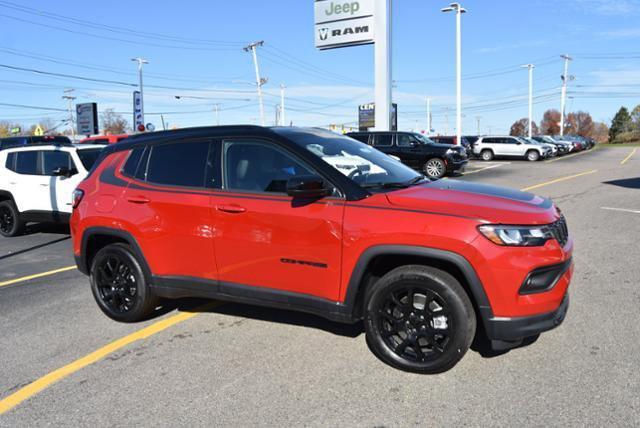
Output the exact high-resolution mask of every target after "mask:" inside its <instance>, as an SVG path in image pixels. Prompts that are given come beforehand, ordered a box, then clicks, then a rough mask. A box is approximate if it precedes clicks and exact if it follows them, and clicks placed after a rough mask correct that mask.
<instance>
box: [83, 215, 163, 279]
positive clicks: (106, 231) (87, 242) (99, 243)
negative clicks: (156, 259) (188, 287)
mask: <svg viewBox="0 0 640 428" xmlns="http://www.w3.org/2000/svg"><path fill="white" fill-rule="evenodd" d="M115 243H123V244H127V245H129V246H130V247H131V250H132V251H133V253H134V255H135V256H136V258H137V259H138V261H139V262H140V265H141V266H142V270H143V272H144V275H145V279H146V280H147V281H151V279H152V275H151V269H150V268H149V264H148V263H147V260H146V258H145V257H144V253H143V252H142V249H141V248H140V245H139V244H138V241H136V239H135V238H134V237H133V235H131V234H130V233H129V232H127V231H125V230H121V229H112V228H109V227H90V228H88V229H86V230H85V231H84V232H83V234H82V241H81V247H80V248H81V250H80V257H79V259H78V260H76V264H77V265H78V270H79V271H80V272H82V273H84V274H85V275H88V274H89V271H90V269H91V262H92V261H93V257H94V256H95V255H96V254H97V252H98V251H100V249H102V248H104V247H105V246H107V245H109V244H115Z"/></svg>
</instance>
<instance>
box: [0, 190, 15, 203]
mask: <svg viewBox="0 0 640 428" xmlns="http://www.w3.org/2000/svg"><path fill="white" fill-rule="evenodd" d="M4 201H11V202H13V203H14V204H15V203H16V201H15V199H13V195H12V194H11V192H8V191H6V190H0V202H4Z"/></svg>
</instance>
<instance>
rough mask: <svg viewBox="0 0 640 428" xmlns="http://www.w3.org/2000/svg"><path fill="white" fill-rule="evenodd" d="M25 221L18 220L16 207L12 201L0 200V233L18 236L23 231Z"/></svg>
mask: <svg viewBox="0 0 640 428" xmlns="http://www.w3.org/2000/svg"><path fill="white" fill-rule="evenodd" d="M24 226H25V223H24V222H23V221H22V220H20V215H19V213H18V209H17V208H16V206H15V205H14V203H13V202H12V201H4V202H0V235H2V236H5V237H12V236H18V235H20V234H22V233H23V232H24Z"/></svg>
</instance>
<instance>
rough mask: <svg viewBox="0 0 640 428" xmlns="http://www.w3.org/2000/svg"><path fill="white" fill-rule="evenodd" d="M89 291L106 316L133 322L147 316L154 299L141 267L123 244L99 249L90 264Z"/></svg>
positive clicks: (131, 252)
mask: <svg viewBox="0 0 640 428" xmlns="http://www.w3.org/2000/svg"><path fill="white" fill-rule="evenodd" d="M90 279H91V291H92V292H93V297H94V298H95V300H96V302H97V303H98V306H99V307H100V309H101V310H102V312H104V313H105V314H106V315H107V316H108V317H110V318H112V319H114V320H116V321H121V322H136V321H141V320H143V319H146V318H147V317H148V316H149V315H151V314H152V313H153V312H154V310H155V308H156V306H157V303H158V299H157V298H156V296H155V295H154V294H153V292H152V290H151V289H150V288H149V287H148V285H147V281H146V278H145V275H144V272H143V270H142V265H141V263H140V261H139V260H138V259H137V257H136V255H135V254H134V253H133V251H132V250H131V248H130V247H129V246H128V245H126V244H110V245H107V246H106V247H104V248H102V249H101V250H100V251H98V253H97V254H96V255H95V257H94V258H93V262H92V263H91V274H90Z"/></svg>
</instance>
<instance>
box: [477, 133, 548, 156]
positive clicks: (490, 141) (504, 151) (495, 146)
mask: <svg viewBox="0 0 640 428" xmlns="http://www.w3.org/2000/svg"><path fill="white" fill-rule="evenodd" d="M473 153H474V154H475V155H476V156H479V157H480V158H482V160H485V161H490V160H492V159H494V158H514V159H527V160H529V161H532V162H535V161H537V160H540V159H544V158H547V157H549V156H551V153H552V151H551V149H550V148H549V147H547V146H543V145H542V144H533V143H531V144H527V143H526V142H524V141H522V140H520V139H518V138H517V137H511V136H485V137H480V138H478V141H476V145H475V146H474V148H473Z"/></svg>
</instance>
